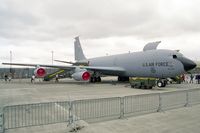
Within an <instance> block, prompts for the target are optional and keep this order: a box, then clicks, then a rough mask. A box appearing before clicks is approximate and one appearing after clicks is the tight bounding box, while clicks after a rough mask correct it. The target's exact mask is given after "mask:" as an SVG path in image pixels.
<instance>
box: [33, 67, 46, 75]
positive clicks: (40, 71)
mask: <svg viewBox="0 0 200 133" xmlns="http://www.w3.org/2000/svg"><path fill="white" fill-rule="evenodd" d="M34 74H35V76H36V77H38V78H43V77H44V76H45V75H46V70H45V69H44V68H41V67H39V68H37V69H35V71H34Z"/></svg>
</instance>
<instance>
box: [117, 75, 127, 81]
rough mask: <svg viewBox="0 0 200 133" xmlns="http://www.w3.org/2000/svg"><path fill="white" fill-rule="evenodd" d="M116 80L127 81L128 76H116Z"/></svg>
mask: <svg viewBox="0 0 200 133" xmlns="http://www.w3.org/2000/svg"><path fill="white" fill-rule="evenodd" d="M118 81H120V82H125V81H129V77H122V76H118Z"/></svg>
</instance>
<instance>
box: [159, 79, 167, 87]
mask: <svg viewBox="0 0 200 133" xmlns="http://www.w3.org/2000/svg"><path fill="white" fill-rule="evenodd" d="M166 84H167V83H166V82H165V81H164V82H163V81H161V80H159V81H158V82H157V86H158V87H165V86H166Z"/></svg>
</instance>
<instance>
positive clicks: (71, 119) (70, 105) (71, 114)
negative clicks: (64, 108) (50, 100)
mask: <svg viewBox="0 0 200 133" xmlns="http://www.w3.org/2000/svg"><path fill="white" fill-rule="evenodd" d="M72 111H73V102H72V101H71V100H70V101H69V122H68V125H71V124H72V123H73V112H72Z"/></svg>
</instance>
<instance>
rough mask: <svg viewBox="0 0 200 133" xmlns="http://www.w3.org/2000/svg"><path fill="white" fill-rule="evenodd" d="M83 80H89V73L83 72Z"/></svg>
mask: <svg viewBox="0 0 200 133" xmlns="http://www.w3.org/2000/svg"><path fill="white" fill-rule="evenodd" d="M82 78H83V80H89V78H90V73H89V72H84V73H83V75H82Z"/></svg>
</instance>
